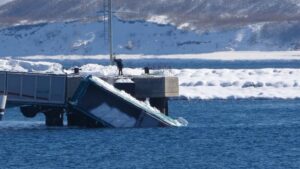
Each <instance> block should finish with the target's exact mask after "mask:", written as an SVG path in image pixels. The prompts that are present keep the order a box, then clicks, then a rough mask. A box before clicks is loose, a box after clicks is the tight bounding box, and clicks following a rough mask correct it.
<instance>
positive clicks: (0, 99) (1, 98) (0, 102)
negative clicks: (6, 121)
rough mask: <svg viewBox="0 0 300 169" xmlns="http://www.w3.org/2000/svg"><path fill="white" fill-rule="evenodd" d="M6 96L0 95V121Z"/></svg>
mask: <svg viewBox="0 0 300 169" xmlns="http://www.w3.org/2000/svg"><path fill="white" fill-rule="evenodd" d="M6 101H7V95H0V120H2V118H3V116H4V112H5V107H6Z"/></svg>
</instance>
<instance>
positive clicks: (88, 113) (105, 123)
mask: <svg viewBox="0 0 300 169" xmlns="http://www.w3.org/2000/svg"><path fill="white" fill-rule="evenodd" d="M0 95H2V96H3V98H4V99H2V100H4V101H2V102H5V101H7V102H6V106H7V107H20V110H21V112H22V113H23V115H24V116H26V117H34V116H35V115H36V114H37V113H44V114H45V117H46V125H47V126H63V125H64V123H63V122H64V116H65V115H66V117H67V121H68V126H79V127H105V128H130V127H171V126H175V127H179V126H185V125H187V122H186V121H185V120H183V119H179V120H175V119H172V118H170V117H168V98H169V97H176V96H178V79H177V78H176V77H157V76H149V75H146V76H137V77H128V78H127V80H124V79H119V78H118V77H95V76H88V77H86V78H84V77H82V76H80V75H76V74H72V75H54V74H34V73H13V72H0ZM6 98H7V100H6ZM145 100H147V102H145ZM2 107H3V106H2ZM4 107H5V103H4ZM2 115H3V113H2Z"/></svg>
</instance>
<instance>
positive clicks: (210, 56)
mask: <svg viewBox="0 0 300 169" xmlns="http://www.w3.org/2000/svg"><path fill="white" fill-rule="evenodd" d="M118 57H120V58H122V59H126V60H131V59H200V60H213V61H214V60H218V61H243V60H246V61H261V60H300V51H273V52H262V51H224V52H214V53H202V54H175V55H174V54H172V55H143V54H135V55H126V54H120V55H118ZM5 58H14V59H22V60H31V61H35V60H37V61H38V60H49V61H51V60H66V61H68V60H69V61H71V60H77V61H78V60H80V59H83V60H85V59H86V60H87V59H92V60H107V59H108V55H86V56H82V55H53V56H44V55H36V56H22V57H11V56H6V57H5Z"/></svg>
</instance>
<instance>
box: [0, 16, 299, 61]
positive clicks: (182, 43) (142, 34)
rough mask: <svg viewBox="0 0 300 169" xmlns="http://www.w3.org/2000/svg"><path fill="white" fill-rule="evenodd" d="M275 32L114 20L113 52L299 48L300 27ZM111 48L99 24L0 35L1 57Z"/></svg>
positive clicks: (31, 27)
mask: <svg viewBox="0 0 300 169" xmlns="http://www.w3.org/2000/svg"><path fill="white" fill-rule="evenodd" d="M276 30H280V31H278V32H274V31H275V30H274V27H272V26H271V25H270V26H268V25H262V24H255V25H249V26H244V27H241V28H231V29H225V30H224V29H220V30H215V31H206V32H202V33H195V32H193V31H187V30H182V29H179V28H177V27H175V26H173V25H163V24H157V23H153V22H145V21H123V20H120V19H116V18H115V20H114V48H115V52H116V53H118V54H148V55H149V54H154V55H157V54H194V53H207V52H214V51H231V50H237V51H248V50H261V51H276V50H295V49H298V47H299V46H300V43H299V42H300V41H299V42H298V37H299V36H300V34H298V33H297V32H298V31H300V29H297V25H294V24H293V23H286V25H281V26H279V25H278V26H277V27H276ZM274 35H276V36H274ZM299 38H300V37H299ZM105 39H106V41H105ZM107 49H108V45H107V35H106V34H105V31H104V24H103V22H101V21H97V22H96V21H93V22H82V21H73V22H63V23H41V24H35V25H19V26H14V27H10V28H5V29H2V30H0V56H31V55H72V54H77V55H96V54H106V53H107V51H108V50H107Z"/></svg>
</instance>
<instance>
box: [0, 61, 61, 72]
mask: <svg viewBox="0 0 300 169" xmlns="http://www.w3.org/2000/svg"><path fill="white" fill-rule="evenodd" d="M0 71H12V72H36V73H53V74H63V73H64V72H63V66H62V65H61V64H58V63H51V62H30V61H23V60H11V59H0Z"/></svg>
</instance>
